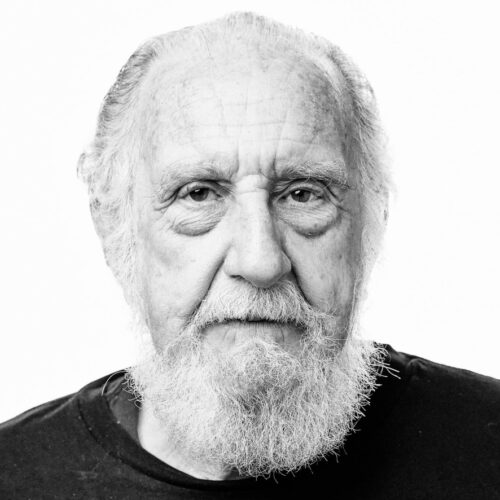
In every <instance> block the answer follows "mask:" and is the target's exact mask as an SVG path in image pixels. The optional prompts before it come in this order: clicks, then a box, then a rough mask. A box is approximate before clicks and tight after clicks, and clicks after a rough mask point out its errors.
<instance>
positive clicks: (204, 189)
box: [179, 182, 221, 203]
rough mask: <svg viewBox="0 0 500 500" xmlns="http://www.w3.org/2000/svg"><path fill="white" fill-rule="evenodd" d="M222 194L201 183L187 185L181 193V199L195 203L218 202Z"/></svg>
mask: <svg viewBox="0 0 500 500" xmlns="http://www.w3.org/2000/svg"><path fill="white" fill-rule="evenodd" d="M220 197H221V196H220V194H219V193H218V192H217V191H216V190H215V189H214V188H213V187H211V186H207V185H206V184H203V183H199V182H192V183H191V184H187V185H186V186H184V187H183V188H182V189H181V190H180V191H179V198H181V199H183V200H186V201H188V202H189V201H193V202H195V203H203V202H211V201H216V200H218V199H219V198H220Z"/></svg>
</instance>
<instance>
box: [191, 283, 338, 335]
mask: <svg viewBox="0 0 500 500" xmlns="http://www.w3.org/2000/svg"><path fill="white" fill-rule="evenodd" d="M333 317H336V314H335V313H325V312H322V311H319V310H317V309H315V308H314V307H313V306H311V305H310V304H309V302H308V301H307V300H306V298H305V297H304V295H303V294H302V293H301V291H300V290H299V288H298V286H297V285H296V284H294V283H292V282H291V281H286V282H280V283H277V284H276V285H274V286H273V287H272V288H255V287H253V286H251V285H246V284H245V285H242V284H239V285H238V286H234V285H233V286H230V287H226V288H224V289H223V290H220V291H217V292H215V291H214V290H211V291H210V292H209V293H208V294H207V296H206V297H205V299H204V300H203V301H202V302H201V303H200V305H199V306H198V308H197V310H196V311H195V312H194V314H193V315H192V317H191V319H190V321H189V323H190V325H192V326H194V327H196V328H198V329H204V328H207V327H209V326H211V325H216V324H221V323H227V322H230V321H245V322H258V321H262V322H272V323H285V324H292V325H294V326H297V327H301V328H307V327H309V326H310V325H311V324H315V323H316V322H318V321H324V320H326V319H332V318H333Z"/></svg>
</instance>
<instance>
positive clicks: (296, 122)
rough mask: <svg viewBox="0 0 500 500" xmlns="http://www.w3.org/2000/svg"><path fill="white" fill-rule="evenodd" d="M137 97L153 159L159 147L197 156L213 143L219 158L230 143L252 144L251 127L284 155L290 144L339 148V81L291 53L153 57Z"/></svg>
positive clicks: (245, 50) (201, 51)
mask: <svg viewBox="0 0 500 500" xmlns="http://www.w3.org/2000/svg"><path fill="white" fill-rule="evenodd" d="M188 56H189V57H188ZM140 99H141V103H140V108H141V109H142V113H143V116H142V120H141V122H142V126H141V128H142V130H143V131H144V135H143V139H144V144H146V145H147V146H148V147H150V149H151V153H152V154H154V152H155V151H156V150H157V148H159V147H162V145H164V144H169V145H170V147H171V148H172V147H175V146H178V147H182V148H185V149H186V148H190V147H192V148H196V149H197V150H198V151H197V152H198V153H200V151H199V149H200V148H201V147H203V145H204V144H210V145H211V146H214V144H215V148H216V149H217V150H218V151H219V152H223V151H224V148H225V147H226V146H228V144H230V143H231V142H234V141H236V140H238V142H239V143H241V142H242V141H244V140H245V137H251V138H252V140H255V137H253V136H252V128H255V129H257V128H258V129H259V137H258V140H259V141H261V142H262V143H265V142H272V141H277V140H278V139H279V140H280V141H281V142H282V143H283V144H285V145H286V146H287V147H288V148H289V149H290V151H289V152H288V153H289V154H290V155H293V154H294V151H293V149H294V144H297V147H298V148H300V147H302V146H303V144H309V143H311V144H313V143H318V144H319V143H325V144H336V145H339V147H341V146H342V144H343V143H344V136H345V128H346V127H345V123H344V122H345V119H344V115H345V110H344V108H345V107H346V103H347V101H348V98H347V93H346V92H345V83H344V80H343V77H342V76H341V74H340V72H339V71H338V70H337V69H336V68H335V67H334V66H333V65H332V67H331V68H329V69H328V72H327V70H325V69H324V68H322V67H321V65H319V64H318V63H317V62H316V61H315V60H313V58H311V57H308V56H306V54H305V53H304V52H303V51H300V50H296V49H294V48H292V47H285V48H283V47H281V48H279V49H277V48H273V47H261V46H260V47H251V46H245V45H240V46H236V47H225V48H224V47H216V48H207V47H205V48H199V47H197V48H193V51H192V52H191V53H190V52H189V51H183V53H182V54H178V55H177V56H175V55H174V56H170V55H169V56H168V57H163V58H159V59H158V60H157V61H155V63H154V64H153V66H152V67H151V69H150V71H149V74H148V77H147V79H146V81H145V83H144V86H143V88H142V92H141V98H140ZM242 130H244V133H243V132H242ZM245 134H246V135H245ZM297 138H300V141H299V142H302V144H298V143H297ZM233 149H234V148H233ZM202 153H204V152H202ZM207 154H208V152H207Z"/></svg>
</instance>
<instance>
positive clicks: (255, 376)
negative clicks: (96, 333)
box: [129, 283, 384, 477]
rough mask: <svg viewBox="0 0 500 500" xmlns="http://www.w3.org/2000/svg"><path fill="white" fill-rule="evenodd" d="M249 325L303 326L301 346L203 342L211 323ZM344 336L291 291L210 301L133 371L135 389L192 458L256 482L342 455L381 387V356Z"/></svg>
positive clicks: (257, 340)
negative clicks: (248, 321)
mask: <svg viewBox="0 0 500 500" xmlns="http://www.w3.org/2000/svg"><path fill="white" fill-rule="evenodd" d="M249 317H250V318H254V317H260V318H266V319H269V320H275V321H283V322H289V323H293V324H295V325H300V326H301V327H302V328H304V334H303V337H302V340H301V346H300V348H299V349H298V350H297V352H293V353H292V352H288V351H287V350H285V349H284V348H283V347H281V346H280V345H279V344H277V343H275V342H273V341H269V339H266V338H261V337H259V336H254V337H252V338H249V339H248V341H245V342H244V343H243V344H241V345H239V346H238V347H237V348H236V349H232V350H231V352H230V353H228V354H226V353H222V352H220V351H218V350H215V349H214V348H211V347H210V346H209V345H207V343H206V342H203V328H204V327H206V326H207V325H208V324H211V323H214V322H220V321H224V320H225V319H228V318H238V319H244V318H249ZM346 330H347V329H346V327H345V325H344V326H341V325H340V321H339V318H338V316H335V315H327V314H325V313H321V312H318V311H315V310H314V309H312V308H311V307H310V306H309V305H308V304H307V303H306V302H305V300H304V299H303V298H302V296H301V295H300V294H299V292H298V291H297V290H296V287H295V285H293V284H292V283H284V284H283V285H280V286H277V287H275V288H273V289H272V290H266V289H251V290H244V291H243V292H242V291H241V290H240V289H239V290H238V291H237V293H236V291H235V290H232V291H228V293H226V294H224V296H221V295H219V296H218V299H215V300H214V299H210V297H208V298H207V300H205V301H204V302H203V303H202V305H201V307H200V309H199V310H198V311H197V313H196V314H195V316H194V317H193V320H192V321H191V322H190V324H189V325H188V326H187V327H186V328H185V329H184V330H183V331H182V332H180V333H179V335H178V336H177V337H176V338H175V340H173V341H172V342H171V343H170V344H169V345H167V346H166V347H165V348H164V349H163V350H162V351H161V352H152V353H150V354H149V355H148V356H147V358H146V359H145V360H144V361H143V362H142V363H140V364H138V365H137V366H135V367H133V368H131V369H130V376H129V382H130V384H131V386H132V388H133V390H134V392H135V393H136V395H137V396H138V397H139V398H141V399H142V400H143V401H144V402H145V403H147V404H148V405H149V406H151V407H152V408H153V411H154V414H155V416H156V418H157V419H158V420H159V421H160V422H161V423H162V428H163V430H164V432H165V435H166V436H168V439H169V440H171V441H172V442H173V443H175V445H176V446H179V447H181V448H182V449H183V450H185V452H186V453H187V455H188V456H190V457H192V459H193V460H203V461H205V462H206V463H212V464H214V465H218V466H220V467H224V468H226V469H235V470H237V471H238V473H239V474H241V475H248V476H254V477H256V476H261V475H269V474H271V473H275V472H282V473H285V472H289V471H293V470H297V469H299V468H300V467H303V466H305V465H308V464H311V463H312V462H314V461H316V460H317V459H319V458H321V457H324V456H325V455H326V454H328V453H335V452H337V451H338V450H339V448H340V447H341V446H342V444H343V443H344V441H345V438H346V436H347V435H348V434H349V433H350V432H351V431H352V430H353V428H354V425H355V423H356V421H357V420H358V418H359V417H360V416H361V415H362V409H363V406H364V405H366V404H367V403H368V398H369V395H370V394H371V392H372V391H373V389H374V388H375V379H376V374H377V369H378V368H380V367H381V365H382V359H383V357H384V351H383V349H381V348H380V347H377V346H376V345H374V344H373V343H371V342H367V341H363V340H360V339H357V338H355V337H354V336H353V334H352V333H351V334H350V335H349V336H348V338H347V340H341V339H342V338H345V336H346Z"/></svg>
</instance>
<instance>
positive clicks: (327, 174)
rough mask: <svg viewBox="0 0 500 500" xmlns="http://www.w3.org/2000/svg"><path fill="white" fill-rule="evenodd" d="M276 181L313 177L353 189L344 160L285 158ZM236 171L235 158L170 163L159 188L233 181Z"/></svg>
mask: <svg viewBox="0 0 500 500" xmlns="http://www.w3.org/2000/svg"><path fill="white" fill-rule="evenodd" d="M274 169H275V172H276V175H275V178H274V179H272V181H273V182H279V181H283V180H296V179H314V180H319V181H321V182H324V183H325V184H326V185H336V186H339V187H341V188H344V189H351V186H350V185H349V183H348V176H347V170H346V168H345V164H344V162H343V161H339V160H331V161H330V160H329V161H321V162H317V161H297V160H293V161H283V160H279V159H278V160H277V161H276V163H275V165H274ZM234 172H235V164H234V161H230V160H224V159H216V160H196V161H189V160H187V161H186V160H180V161H176V162H172V163H169V164H168V165H166V166H165V171H164V173H163V175H162V177H161V181H160V186H161V187H160V190H161V191H162V192H165V191H168V190H169V188H170V187H174V186H181V185H185V184H189V183H190V182H195V181H199V180H227V181H228V180H230V178H231V176H232V175H233V174H234Z"/></svg>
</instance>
